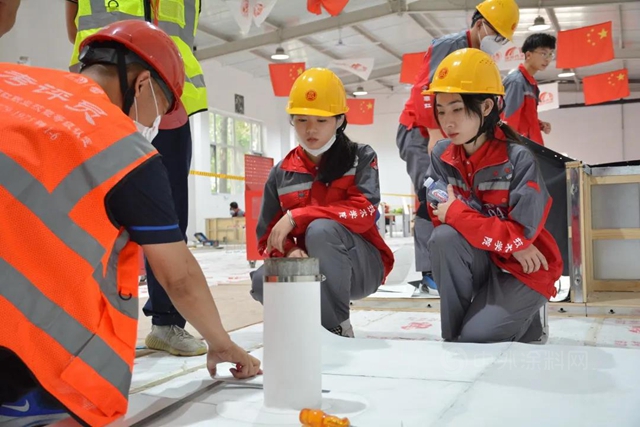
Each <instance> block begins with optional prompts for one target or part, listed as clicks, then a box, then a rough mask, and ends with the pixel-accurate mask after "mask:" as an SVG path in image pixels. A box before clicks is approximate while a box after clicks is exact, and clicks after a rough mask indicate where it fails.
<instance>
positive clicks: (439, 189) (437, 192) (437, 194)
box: [424, 177, 449, 205]
mask: <svg viewBox="0 0 640 427" xmlns="http://www.w3.org/2000/svg"><path fill="white" fill-rule="evenodd" d="M424 186H425V187H426V189H427V201H428V202H429V203H433V204H434V205H437V204H438V203H444V202H446V201H447V200H449V192H448V191H447V185H446V184H445V183H444V182H442V181H440V180H437V181H435V180H434V179H433V178H431V177H429V178H427V179H426V181H425V182H424Z"/></svg>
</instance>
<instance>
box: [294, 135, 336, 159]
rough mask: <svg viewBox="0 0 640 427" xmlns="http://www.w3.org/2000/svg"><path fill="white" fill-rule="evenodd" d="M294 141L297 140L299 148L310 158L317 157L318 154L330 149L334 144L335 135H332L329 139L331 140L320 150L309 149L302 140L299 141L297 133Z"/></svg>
mask: <svg viewBox="0 0 640 427" xmlns="http://www.w3.org/2000/svg"><path fill="white" fill-rule="evenodd" d="M296 139H297V140H298V144H300V146H301V147H302V148H304V151H306V152H307V153H309V154H311V155H312V156H319V155H320V154H323V153H326V152H327V151H329V148H331V146H332V145H333V143H334V142H336V135H335V134H334V135H333V136H332V137H331V139H330V140H329V141H327V143H326V144H324V145H323V146H322V147H320V148H309V147H308V146H307V144H306V143H305V142H304V141H303V140H302V139H300V137H299V136H298V134H297V133H296Z"/></svg>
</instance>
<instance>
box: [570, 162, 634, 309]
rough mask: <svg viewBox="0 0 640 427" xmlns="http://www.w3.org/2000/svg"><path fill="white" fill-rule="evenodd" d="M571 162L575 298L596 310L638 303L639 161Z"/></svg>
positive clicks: (571, 228)
mask: <svg viewBox="0 0 640 427" xmlns="http://www.w3.org/2000/svg"><path fill="white" fill-rule="evenodd" d="M567 166H568V167H567V179H568V189H569V191H570V193H569V194H570V195H571V197H570V198H571V199H573V201H572V202H571V201H570V202H569V204H570V206H571V205H573V206H574V212H573V214H572V215H571V211H570V215H571V218H570V221H569V222H570V233H569V234H570V236H572V238H578V236H579V239H580V244H572V245H571V247H572V249H573V252H574V253H573V254H572V260H573V261H574V262H573V266H572V267H573V268H572V272H571V274H572V301H573V302H579V303H586V305H587V307H591V311H592V314H595V313H596V312H598V313H599V311H603V313H601V314H607V313H608V314H611V315H613V314H617V313H616V310H617V309H616V307H630V308H631V307H640V166H634V165H628V164H623V165H620V166H611V165H602V166H599V165H596V166H591V167H590V166H587V165H583V164H582V163H580V162H574V163H572V164H569V165H567ZM578 205H579V209H577V210H576V209H575V207H576V206H578ZM576 228H579V230H575V229H576ZM618 311H619V310H618ZM633 311H634V312H635V311H636V310H633ZM587 312H589V309H587Z"/></svg>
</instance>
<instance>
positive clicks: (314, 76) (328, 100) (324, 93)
mask: <svg viewBox="0 0 640 427" xmlns="http://www.w3.org/2000/svg"><path fill="white" fill-rule="evenodd" d="M347 111H349V107H347V94H346V92H345V90H344V86H343V85H342V81H341V80H340V78H339V77H338V76H336V75H335V73H334V72H333V71H331V70H329V69H326V68H310V69H308V70H306V71H305V72H304V73H302V74H300V76H298V78H297V79H296V81H295V82H294V83H293V86H292V87H291V92H290V93H289V103H288V104H287V113H289V114H297V115H304V116H321V117H331V116H337V115H339V114H345V113H346V112H347Z"/></svg>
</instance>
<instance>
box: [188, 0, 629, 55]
mask: <svg viewBox="0 0 640 427" xmlns="http://www.w3.org/2000/svg"><path fill="white" fill-rule="evenodd" d="M633 1H634V0H616V3H632V2H633ZM455 3H456V2H452V1H450V0H418V1H415V2H413V3H410V4H408V5H407V6H406V8H405V10H404V11H403V13H423V12H441V11H465V10H468V8H467V7H466V6H465V5H457V4H455ZM607 3H610V2H608V1H607V0H545V6H546V7H549V8H554V7H571V6H590V5H596V4H607ZM538 4H539V0H519V1H518V5H519V6H520V9H527V8H528V9H538ZM393 9H394V8H393V7H392V6H391V5H390V4H389V3H384V4H380V5H377V6H370V7H366V8H363V9H360V10H356V11H354V12H346V13H341V14H340V15H338V16H334V17H330V18H324V19H318V20H316V21H312V22H308V23H306V24H300V25H296V26H292V27H287V28H282V30H281V31H279V32H276V31H272V32H268V33H264V34H260V35H256V36H251V37H246V38H243V39H239V40H233V41H230V42H229V43H224V44H221V45H216V46H210V47H206V48H202V49H199V50H198V51H197V52H196V57H197V58H198V59H199V60H206V59H211V58H216V57H219V56H224V55H230V54H233V53H236V52H245V51H248V50H252V49H259V48H261V47H265V46H269V45H275V44H280V43H282V42H285V41H287V40H296V39H299V38H301V37H307V36H311V35H313V34H317V33H321V32H324V31H328V30H331V29H334V28H338V27H340V26H342V27H347V26H351V25H356V24H360V23H363V22H367V21H371V20H374V19H378V18H383V17H385V16H389V15H392V14H394V13H398V12H397V11H394V10H393Z"/></svg>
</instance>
